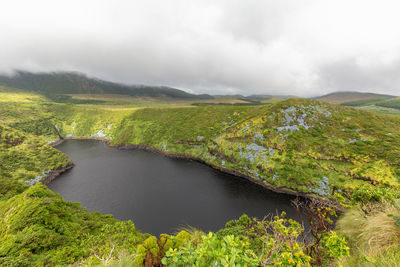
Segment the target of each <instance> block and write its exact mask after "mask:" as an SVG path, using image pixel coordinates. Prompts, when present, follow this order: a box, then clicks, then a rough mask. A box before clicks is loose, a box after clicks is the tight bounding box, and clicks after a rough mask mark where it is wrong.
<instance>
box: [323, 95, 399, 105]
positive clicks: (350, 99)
mask: <svg viewBox="0 0 400 267" xmlns="http://www.w3.org/2000/svg"><path fill="white" fill-rule="evenodd" d="M393 97H394V96H391V95H383V94H374V93H361V92H334V93H330V94H327V95H323V96H319V97H316V98H315V99H317V100H320V101H325V102H329V103H334V104H343V103H350V104H349V105H350V106H355V105H357V104H359V105H360V104H362V105H364V103H365V105H368V104H369V103H373V102H375V101H380V100H385V99H390V98H393ZM351 103H354V104H353V105H352V104H351Z"/></svg>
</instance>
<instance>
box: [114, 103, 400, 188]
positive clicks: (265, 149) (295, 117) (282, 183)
mask: <svg viewBox="0 0 400 267" xmlns="http://www.w3.org/2000/svg"><path fill="white" fill-rule="evenodd" d="M110 137H112V143H113V144H144V145H149V146H152V147H155V148H158V149H160V150H162V151H165V152H166V153H184V154H187V155H190V156H194V157H197V158H201V159H203V160H204V161H206V162H208V163H210V164H213V165H216V166H219V167H222V168H226V169H229V170H234V171H239V172H240V173H243V174H246V175H248V176H250V177H252V178H254V179H257V180H258V181H260V182H262V183H264V184H266V185H268V186H272V187H274V188H281V189H286V190H289V191H292V192H296V191H297V192H301V193H307V194H317V195H320V196H332V195H333V194H334V193H335V192H342V193H343V194H351V192H352V190H354V189H355V188H357V187H359V186H360V185H362V184H374V185H378V186H398V184H399V177H400V172H399V171H400V169H399V167H400V161H399V158H400V150H399V147H400V146H399V145H400V144H399V137H400V120H399V119H398V118H395V117H386V116H382V115H377V114H373V113H369V112H364V111H359V110H355V109H352V108H346V107H340V106H336V105H332V104H327V103H321V102H318V101H313V100H305V99H291V100H287V101H284V102H280V103H277V104H274V105H268V106H259V107H241V108H240V109H239V108H238V107H201V108H180V109H169V110H158V109H144V110H138V111H136V112H134V113H132V114H131V115H129V116H128V117H126V118H125V119H124V120H122V121H121V124H120V126H118V127H117V128H115V129H114V131H113V132H112V136H110ZM346 192H347V193H346Z"/></svg>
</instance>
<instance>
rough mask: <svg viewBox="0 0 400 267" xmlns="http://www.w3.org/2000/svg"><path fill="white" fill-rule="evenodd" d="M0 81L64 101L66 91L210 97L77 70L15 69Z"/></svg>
mask: <svg viewBox="0 0 400 267" xmlns="http://www.w3.org/2000/svg"><path fill="white" fill-rule="evenodd" d="M0 84H3V85H6V86H9V87H14V88H19V89H24V90H28V91H35V92H38V93H41V94H44V95H46V96H49V97H51V98H53V99H54V100H56V101H65V100H66V97H65V96H63V95H67V94H119V95H127V96H147V97H169V98H177V99H211V98H212V97H211V96H209V95H194V94H190V93H187V92H185V91H182V90H178V89H175V88H171V87H167V86H147V85H124V84H119V83H113V82H108V81H103V80H100V79H96V78H89V77H87V76H86V75H84V74H82V73H77V72H53V73H31V72H25V71H17V72H16V73H15V74H13V75H11V76H6V75H2V76H0Z"/></svg>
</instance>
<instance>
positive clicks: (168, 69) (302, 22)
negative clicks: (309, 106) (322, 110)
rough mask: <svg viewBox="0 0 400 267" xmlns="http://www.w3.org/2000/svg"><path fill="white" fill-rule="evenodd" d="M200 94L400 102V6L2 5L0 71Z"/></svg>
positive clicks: (74, 1)
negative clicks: (344, 94) (395, 98)
mask: <svg viewBox="0 0 400 267" xmlns="http://www.w3.org/2000/svg"><path fill="white" fill-rule="evenodd" d="M13 69H21V70H28V71H60V70H65V71H70V70H72V71H80V72H83V73H87V74H88V75H90V76H95V77H99V78H101V79H105V80H111V81H115V82H123V83H128V84H151V85H169V86H175V87H178V88H182V89H185V90H187V91H190V92H195V93H210V94H228V93H229V94H230V93H240V94H245V95H248V94H291V95H298V96H311V95H321V94H325V93H328V92H332V91H338V90H341V91H343V90H356V91H371V92H379V93H389V94H397V95H400V1H398V0H393V1H389V0H376V1H370V0H351V1H349V0H274V1H271V0H224V1H219V0H199V1H197V0H169V1H163V0H159V1H153V0H142V1H133V0H126V1H123V0H117V1H116V0H109V1H103V0H48V1H43V0H34V1H32V0H26V1H20V0H2V1H1V2H0V72H8V73H10V72H11V71H12V70H13Z"/></svg>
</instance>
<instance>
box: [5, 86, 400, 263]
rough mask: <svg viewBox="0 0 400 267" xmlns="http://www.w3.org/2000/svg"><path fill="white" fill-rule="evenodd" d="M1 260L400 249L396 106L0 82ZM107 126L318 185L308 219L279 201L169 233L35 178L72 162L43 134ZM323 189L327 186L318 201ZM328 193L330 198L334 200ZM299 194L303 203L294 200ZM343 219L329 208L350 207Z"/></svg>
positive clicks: (121, 134)
mask: <svg viewBox="0 0 400 267" xmlns="http://www.w3.org/2000/svg"><path fill="white" fill-rule="evenodd" d="M0 94H1V98H0V118H1V124H0V130H1V131H0V147H1V150H0V153H1V154H0V156H1V158H0V159H1V163H2V164H1V166H0V221H1V222H0V265H6V266H32V265H37V266H42V265H50V266H51V265H56V264H58V265H68V264H78V263H79V264H82V265H95V264H105V265H113V264H114V265H122V264H127V265H138V266H141V265H144V264H147V266H160V265H168V266H187V265H197V266H209V265H213V264H216V265H228V266H245V265H281V266H308V265H345V266H354V265H367V266H369V265H370V266H396V264H397V263H398V262H399V258H400V256H399V255H400V251H399V228H400V226H399V225H400V219H399V218H400V217H399V216H400V214H399V208H398V204H399V200H398V199H399V188H398V183H399V174H400V172H399V166H400V163H399V158H400V157H399V156H400V155H399V154H400V152H399V147H400V146H399V144H398V142H399V140H400V139H399V137H400V131H399V129H400V127H399V125H400V123H399V121H400V120H399V118H397V117H390V116H384V115H377V114H373V113H369V112H365V111H361V110H355V109H352V108H347V107H340V106H336V105H331V104H326V103H321V102H318V101H312V100H302V99H291V100H287V101H284V102H278V103H276V104H271V105H265V106H199V107H180V108H172V109H159V108H146V109H142V108H132V107H128V108H127V107H126V106H104V105H87V104H79V105H74V104H64V103H55V102H53V101H51V100H50V99H48V98H46V97H44V96H41V95H38V94H35V93H27V92H24V91H18V90H15V89H12V88H7V87H2V88H1V89H0ZM59 135H61V136H63V137H66V136H71V137H90V136H92V137H101V138H107V139H110V140H111V142H112V143H113V144H117V145H118V144H144V145H148V146H151V147H154V148H157V149H159V150H160V151H164V153H180V154H185V155H188V156H192V157H196V158H200V159H202V160H204V161H206V162H208V163H210V164H213V165H215V166H219V167H221V168H225V169H228V170H233V171H238V172H240V173H243V174H246V175H248V176H250V177H252V178H253V179H255V180H257V181H259V182H261V183H264V184H265V185H267V186H271V187H273V188H278V189H279V188H280V189H284V190H287V191H291V192H294V193H307V194H309V195H310V196H314V197H317V198H316V199H315V200H314V201H316V202H310V203H308V204H307V205H305V206H302V209H305V210H306V211H307V212H308V215H309V216H305V217H304V219H305V221H304V224H307V223H309V222H310V221H309V220H308V219H307V218H311V221H312V222H313V224H312V225H313V226H314V227H311V229H310V228H306V229H307V231H309V230H310V231H311V236H312V237H313V238H310V234H309V235H304V232H305V231H304V228H303V226H302V223H298V222H295V221H291V220H286V219H285V218H284V215H281V216H277V217H275V218H267V219H265V220H262V221H259V220H256V219H251V218H248V217H247V216H242V217H241V218H240V219H238V220H233V221H231V222H228V223H227V225H226V227H225V228H224V229H221V230H220V231H219V232H217V233H203V232H201V231H198V230H186V231H181V232H179V233H177V234H175V235H161V236H160V237H155V236H151V235H149V234H142V233H140V232H138V231H137V230H136V229H135V227H134V225H133V223H132V222H130V221H127V222H121V221H118V220H115V219H113V218H112V216H109V215H106V216H105V215H100V214H98V213H89V212H87V211H86V210H85V209H84V208H82V207H80V205H79V204H77V203H68V202H66V201H64V200H63V199H62V198H61V197H60V196H58V195H56V194H54V193H52V192H51V191H50V190H49V189H47V188H46V187H45V186H43V185H41V184H40V183H39V184H36V185H33V186H28V185H30V184H34V183H35V182H37V181H39V180H40V179H41V178H43V176H45V175H46V173H47V172H48V171H49V170H53V169H59V168H63V167H65V166H67V165H68V164H70V161H69V159H68V158H67V157H66V156H65V155H63V154H62V153H60V152H59V151H57V150H55V149H54V148H52V147H50V146H49V145H48V144H47V142H48V141H53V140H57V139H58V138H59ZM318 199H325V201H323V202H318ZM326 203H330V205H326ZM296 205H304V204H299V203H297V204H296ZM343 206H345V207H347V208H348V211H346V212H345V213H343V214H342V215H341V216H340V217H339V220H338V221H337V227H336V230H337V232H335V228H334V226H335V225H334V219H335V218H334V217H335V216H334V214H335V213H336V211H338V210H342V209H343Z"/></svg>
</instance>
